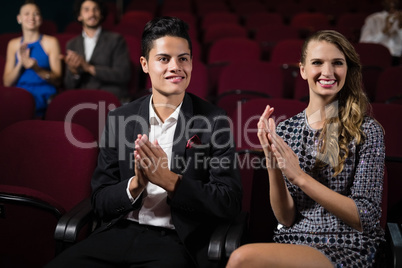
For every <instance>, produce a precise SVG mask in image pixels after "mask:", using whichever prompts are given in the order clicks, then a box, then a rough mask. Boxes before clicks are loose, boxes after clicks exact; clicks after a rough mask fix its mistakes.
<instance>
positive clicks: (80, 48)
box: [76, 34, 85, 59]
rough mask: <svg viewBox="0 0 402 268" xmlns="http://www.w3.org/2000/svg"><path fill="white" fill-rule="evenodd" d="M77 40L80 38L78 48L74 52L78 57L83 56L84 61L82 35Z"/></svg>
mask: <svg viewBox="0 0 402 268" xmlns="http://www.w3.org/2000/svg"><path fill="white" fill-rule="evenodd" d="M79 38H80V42H79V45H78V47H77V48H76V49H77V51H76V52H77V53H78V54H79V55H81V56H83V57H84V59H85V49H84V37H83V36H82V34H80V35H79Z"/></svg>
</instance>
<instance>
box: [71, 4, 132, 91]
mask: <svg viewBox="0 0 402 268" xmlns="http://www.w3.org/2000/svg"><path fill="white" fill-rule="evenodd" d="M74 9H75V12H76V15H77V19H78V21H80V22H81V23H82V28H83V31H82V34H81V35H79V36H77V37H75V38H73V39H72V40H70V41H69V42H68V43H67V45H66V55H65V57H64V61H65V63H66V73H65V76H64V87H65V88H66V89H74V88H86V89H88V88H90V89H101V90H106V91H109V92H111V93H113V94H115V95H116V96H117V97H118V98H124V97H127V94H128V91H127V85H128V82H129V80H130V74H131V71H130V67H131V66H130V64H131V63H130V55H129V50H128V48H127V44H126V41H125V39H124V38H123V36H121V35H120V34H117V33H114V32H109V31H105V30H104V29H102V27H101V23H102V21H103V20H104V19H105V8H104V5H103V2H102V1H100V0H77V1H76V3H75V8H74Z"/></svg>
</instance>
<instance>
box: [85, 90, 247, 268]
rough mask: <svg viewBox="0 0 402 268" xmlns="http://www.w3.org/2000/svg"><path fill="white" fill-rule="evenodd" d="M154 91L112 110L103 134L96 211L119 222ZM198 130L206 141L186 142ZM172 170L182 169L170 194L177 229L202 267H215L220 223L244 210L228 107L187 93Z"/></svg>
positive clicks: (128, 205) (126, 205)
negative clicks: (211, 247)
mask: <svg viewBox="0 0 402 268" xmlns="http://www.w3.org/2000/svg"><path fill="white" fill-rule="evenodd" d="M149 101H150V95H148V96H145V97H142V98H140V99H138V100H135V101H133V102H131V103H129V104H127V105H124V106H122V107H120V108H117V109H115V110H114V111H111V112H110V113H109V115H108V122H107V124H106V127H105V131H104V134H103V137H102V143H103V144H101V150H100V154H99V160H98V167H97V168H96V171H95V173H94V176H93V179H92V188H93V195H92V201H93V206H94V210H95V212H96V213H97V214H98V215H99V216H100V217H101V218H102V219H103V220H105V221H107V222H109V224H107V225H105V226H104V227H102V228H101V230H102V229H105V228H107V227H108V226H111V225H113V223H114V222H115V221H117V220H118V219H120V218H122V217H123V216H124V215H126V214H127V213H128V212H129V211H131V210H134V209H137V208H139V207H140V206H141V203H142V198H141V197H140V198H139V199H138V200H137V202H136V203H135V204H134V205H132V204H131V202H130V200H129V198H128V196H127V193H126V188H127V184H128V180H129V179H130V178H131V177H132V176H134V161H133V151H134V141H135V139H136V137H137V134H144V133H145V134H148V132H149ZM194 135H197V136H198V137H199V139H200V140H201V146H198V147H197V148H196V146H194V147H193V148H186V144H187V141H188V140H189V139H190V138H191V137H193V136H194ZM174 136H175V137H174V145H173V150H172V151H173V152H172V168H171V170H172V171H174V172H176V173H178V174H182V176H183V177H182V180H181V182H180V184H179V185H178V188H177V189H176V191H175V193H174V195H173V197H172V198H171V199H169V198H168V203H169V205H170V207H171V214H172V221H173V223H174V226H175V228H176V231H177V233H178V235H179V237H180V238H181V240H182V241H183V243H184V244H185V246H186V247H187V249H188V250H189V252H190V253H191V255H192V256H193V258H194V259H195V260H196V262H197V263H198V265H199V266H200V267H209V266H210V263H208V261H207V255H206V252H207V246H208V243H209V240H210V236H211V233H212V231H213V230H214V229H215V227H216V226H217V225H218V224H219V223H220V222H222V221H228V220H231V219H233V218H234V217H235V216H236V215H237V214H238V213H239V212H240V210H241V197H242V194H241V193H242V190H241V181H240V176H239V173H238V171H237V169H235V168H234V166H235V160H236V155H235V146H234V142H233V137H232V133H231V130H230V124H229V121H228V119H227V117H226V115H225V112H224V111H223V110H222V109H220V108H217V107H215V106H213V105H212V104H210V103H208V102H206V101H204V100H202V99H201V98H199V97H196V96H195V95H192V94H190V93H186V95H185V97H184V100H183V104H182V107H181V112H180V115H179V119H178V123H177V127H176V131H175V135H174Z"/></svg>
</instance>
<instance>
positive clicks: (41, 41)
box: [3, 3, 62, 116]
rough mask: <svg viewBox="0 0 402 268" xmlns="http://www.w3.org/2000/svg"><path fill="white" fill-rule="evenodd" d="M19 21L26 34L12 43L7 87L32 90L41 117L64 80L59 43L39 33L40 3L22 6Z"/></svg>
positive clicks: (8, 55) (23, 32) (7, 62)
mask: <svg viewBox="0 0 402 268" xmlns="http://www.w3.org/2000/svg"><path fill="white" fill-rule="evenodd" d="M17 21H18V23H19V24H21V28H22V37H18V38H14V39H12V40H10V42H9V43H8V46H7V58H6V64H5V68H4V75H3V81H4V86H16V87H20V88H24V89H26V90H28V91H29V92H30V93H31V94H32V95H33V96H34V99H35V104H36V114H37V116H42V115H43V114H44V112H45V110H46V108H47V104H48V101H49V98H50V97H51V96H52V95H54V94H56V87H57V86H58V85H59V83H60V81H61V80H60V79H61V74H62V65H61V61H60V46H59V42H58V40H57V39H56V38H55V37H52V36H48V35H43V34H41V33H40V32H39V27H40V25H41V23H42V17H41V14H40V10H39V7H38V6H37V5H36V4H33V3H27V4H24V5H22V6H21V8H20V13H19V14H18V16H17Z"/></svg>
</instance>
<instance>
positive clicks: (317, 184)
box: [228, 31, 385, 268]
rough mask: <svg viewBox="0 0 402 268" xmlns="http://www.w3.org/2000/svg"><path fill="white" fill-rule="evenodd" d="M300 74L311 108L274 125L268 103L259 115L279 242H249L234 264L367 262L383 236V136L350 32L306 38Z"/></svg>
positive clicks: (234, 256)
mask: <svg viewBox="0 0 402 268" xmlns="http://www.w3.org/2000/svg"><path fill="white" fill-rule="evenodd" d="M300 73H301V75H302V77H303V79H304V80H307V82H308V85H309V90H310V95H309V104H308V106H307V108H306V109H305V110H304V111H303V112H301V113H299V114H297V115H295V116H293V117H291V118H289V119H287V120H285V121H283V122H281V123H280V124H279V125H278V127H275V122H274V120H273V119H272V118H271V114H272V113H273V112H274V108H273V107H270V106H269V105H268V106H267V107H266V109H265V111H264V112H263V114H262V116H261V118H260V120H259V122H258V137H259V140H260V143H261V145H262V147H263V150H264V153H265V157H266V161H267V167H268V168H267V169H268V175H269V185H270V201H271V206H272V210H273V212H274V214H275V217H276V218H277V220H278V222H279V225H278V228H277V230H275V235H274V241H275V242H276V243H260V244H248V245H244V246H242V247H240V248H238V249H237V250H236V251H234V252H233V254H232V255H231V257H230V259H229V262H228V267H247V268H249V267H298V268H300V267H309V268H311V267H320V268H322V267H365V268H366V267H372V266H373V264H374V262H375V256H376V252H377V250H378V249H379V246H380V244H381V243H382V242H383V241H384V231H383V229H382V228H381V225H380V218H381V200H382V190H383V174H384V158H385V153H384V135H383V129H382V127H381V126H380V125H379V124H378V123H377V122H376V121H375V120H374V119H373V118H371V117H370V116H368V115H367V114H366V111H367V109H368V107H369V102H368V100H367V97H366V95H365V94H364V92H363V88H362V75H361V65H360V60H359V56H358V54H357V53H356V51H355V50H354V47H353V46H352V45H351V44H350V43H349V41H348V40H347V39H346V38H345V37H344V36H343V35H341V34H339V33H338V32H336V31H321V32H318V33H316V34H314V35H312V36H311V37H309V38H308V39H307V40H306V42H305V44H304V47H303V50H302V57H301V62H300ZM267 102H268V103H269V101H267ZM267 209H268V208H267Z"/></svg>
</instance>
